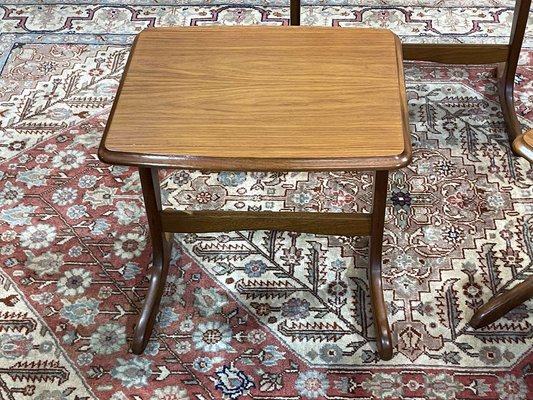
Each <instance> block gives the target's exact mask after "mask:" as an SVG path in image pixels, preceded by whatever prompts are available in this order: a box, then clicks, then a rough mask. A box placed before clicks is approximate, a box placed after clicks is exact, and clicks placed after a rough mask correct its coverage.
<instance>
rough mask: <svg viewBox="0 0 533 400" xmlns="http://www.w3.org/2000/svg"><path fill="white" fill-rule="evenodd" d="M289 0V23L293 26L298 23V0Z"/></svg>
mask: <svg viewBox="0 0 533 400" xmlns="http://www.w3.org/2000/svg"><path fill="white" fill-rule="evenodd" d="M290 1H291V21H290V24H291V25H293V26H298V25H300V0H290Z"/></svg>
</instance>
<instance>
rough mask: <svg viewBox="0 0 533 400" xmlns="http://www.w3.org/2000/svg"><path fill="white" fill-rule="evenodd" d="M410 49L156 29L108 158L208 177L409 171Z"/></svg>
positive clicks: (316, 34) (361, 33) (349, 32)
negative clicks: (218, 173)
mask: <svg viewBox="0 0 533 400" xmlns="http://www.w3.org/2000/svg"><path fill="white" fill-rule="evenodd" d="M401 51H402V50H401V44H400V42H399V40H398V38H397V37H396V36H395V35H394V34H393V33H391V32H390V31H387V30H381V29H342V28H320V27H171V28H157V29H146V30H144V31H142V32H141V33H140V34H139V35H138V37H137V39H136V42H135V44H134V47H133V50H132V54H131V56H130V59H129V62H128V65H127V67H126V73H125V75H124V76H125V78H124V79H123V81H122V83H121V87H120V90H119V95H118V97H117V99H116V100H115V104H114V108H113V111H112V115H111V118H110V122H109V123H108V126H107V128H106V134H105V136H104V140H103V143H102V146H101V148H100V156H101V158H102V159H103V160H104V161H107V162H110V163H114V164H127V165H136V166H140V165H142V166H157V167H178V168H200V169H209V170H215V169H216V170H247V171H255V170H262V171H280V170H282V171H289V170H297V171H304V170H334V169H337V170H356V169H359V170H361V169H369V170H377V169H382V170H390V169H396V168H400V167H402V166H405V165H406V164H407V163H408V161H409V159H410V155H411V148H410V140H409V130H408V111H407V100H406V95H405V84H404V79H403V66H402V55H401Z"/></svg>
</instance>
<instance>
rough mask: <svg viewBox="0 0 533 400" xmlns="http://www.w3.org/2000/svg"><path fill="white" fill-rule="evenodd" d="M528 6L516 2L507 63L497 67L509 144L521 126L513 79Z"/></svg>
mask: <svg viewBox="0 0 533 400" xmlns="http://www.w3.org/2000/svg"><path fill="white" fill-rule="evenodd" d="M530 6H531V0H517V1H516V6H515V10H514V15H513V26H512V28H511V36H510V39H509V52H508V54H507V61H506V62H505V63H503V64H501V65H500V66H499V67H498V78H499V82H498V84H499V94H500V104H501V107H502V111H503V117H504V120H505V126H506V128H507V134H508V135H509V141H510V142H512V141H513V140H514V139H516V137H518V136H519V135H520V134H521V133H522V126H521V124H520V122H519V121H518V118H517V116H516V108H515V105H514V79H515V74H516V67H517V65H518V58H519V57H520V50H521V49H522V42H523V41H524V33H525V31H526V26H527V20H528V16H529V7H530Z"/></svg>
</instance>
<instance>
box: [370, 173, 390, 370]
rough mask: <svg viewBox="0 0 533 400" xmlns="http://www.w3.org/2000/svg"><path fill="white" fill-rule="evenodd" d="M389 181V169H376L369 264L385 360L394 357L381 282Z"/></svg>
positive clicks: (378, 337)
mask: <svg viewBox="0 0 533 400" xmlns="http://www.w3.org/2000/svg"><path fill="white" fill-rule="evenodd" d="M387 181H388V172H387V171H376V178H375V183H374V206H373V210H372V228H371V229H372V231H371V234H370V265H369V266H370V273H369V280H370V300H371V303H372V313H373V316H374V327H375V330H376V344H377V348H378V352H379V356H380V357H381V358H382V359H383V360H390V359H391V358H392V338H391V332H390V327H389V321H388V319H387V306H386V305H385V300H384V299H383V286H382V282H381V253H382V248H383V227H384V224H385V204H386V201H387Z"/></svg>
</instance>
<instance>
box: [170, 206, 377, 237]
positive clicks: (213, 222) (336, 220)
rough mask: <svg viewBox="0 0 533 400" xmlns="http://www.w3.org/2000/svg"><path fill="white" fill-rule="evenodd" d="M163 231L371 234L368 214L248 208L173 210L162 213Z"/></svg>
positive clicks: (369, 215)
mask: <svg viewBox="0 0 533 400" xmlns="http://www.w3.org/2000/svg"><path fill="white" fill-rule="evenodd" d="M161 221H162V224H163V225H162V229H163V230H164V231H166V232H191V233H193V232H194V233H200V232H229V231H241V230H257V229H264V230H276V231H291V232H304V233H316V234H322V235H342V236H365V235H369V234H370V224H371V214H355V213H337V214H333V213H309V212H268V211H260V212H249V211H172V210H165V211H163V212H161Z"/></svg>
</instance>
